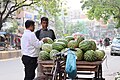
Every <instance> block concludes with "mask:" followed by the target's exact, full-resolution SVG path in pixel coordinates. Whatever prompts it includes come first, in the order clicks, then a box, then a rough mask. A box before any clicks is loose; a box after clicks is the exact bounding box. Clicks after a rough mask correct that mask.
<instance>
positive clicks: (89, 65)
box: [37, 57, 106, 80]
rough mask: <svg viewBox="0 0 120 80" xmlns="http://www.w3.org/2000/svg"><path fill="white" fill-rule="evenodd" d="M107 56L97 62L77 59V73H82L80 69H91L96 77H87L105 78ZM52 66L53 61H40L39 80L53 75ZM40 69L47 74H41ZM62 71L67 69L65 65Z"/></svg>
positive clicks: (90, 79)
mask: <svg viewBox="0 0 120 80" xmlns="http://www.w3.org/2000/svg"><path fill="white" fill-rule="evenodd" d="M105 58H106V57H105ZM105 58H104V59H103V60H102V61H95V62H87V61H77V74H81V73H80V72H79V71H91V72H94V74H95V76H94V78H87V80H105V79H104V78H103V77H102V62H103V61H104V60H105ZM52 67H53V61H38V78H37V80H48V79H50V76H52V75H51V74H50V71H51V69H52ZM39 70H41V71H42V73H43V74H45V75H41V73H39ZM62 71H65V66H63V67H62ZM65 77H66V76H65ZM76 79H77V80H80V79H82V80H83V78H79V77H77V78H76Z"/></svg>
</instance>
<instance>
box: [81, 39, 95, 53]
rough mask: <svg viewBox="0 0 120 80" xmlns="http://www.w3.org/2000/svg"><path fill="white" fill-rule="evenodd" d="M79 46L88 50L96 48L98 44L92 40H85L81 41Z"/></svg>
mask: <svg viewBox="0 0 120 80" xmlns="http://www.w3.org/2000/svg"><path fill="white" fill-rule="evenodd" d="M79 48H80V49H81V50H83V51H84V52H86V51H87V50H96V44H95V42H93V41H90V40H83V41H82V42H80V43H79Z"/></svg>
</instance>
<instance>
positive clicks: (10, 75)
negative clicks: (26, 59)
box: [0, 58, 24, 80]
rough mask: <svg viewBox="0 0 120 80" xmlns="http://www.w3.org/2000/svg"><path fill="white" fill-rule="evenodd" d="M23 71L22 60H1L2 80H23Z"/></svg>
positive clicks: (0, 76) (0, 71) (0, 79)
mask: <svg viewBox="0 0 120 80" xmlns="http://www.w3.org/2000/svg"><path fill="white" fill-rule="evenodd" d="M23 70H24V69H23V65H22V62H21V60H20V58H14V59H9V60H0V80H23V77H24V72H23Z"/></svg>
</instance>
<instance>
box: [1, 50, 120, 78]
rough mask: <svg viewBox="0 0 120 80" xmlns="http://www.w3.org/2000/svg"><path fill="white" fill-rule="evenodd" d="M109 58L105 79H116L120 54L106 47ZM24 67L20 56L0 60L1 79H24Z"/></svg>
mask: <svg viewBox="0 0 120 80" xmlns="http://www.w3.org/2000/svg"><path fill="white" fill-rule="evenodd" d="M101 49H102V48H101ZM105 52H106V55H107V58H106V60H105V61H104V62H103V64H102V65H103V77H104V78H105V80H114V77H115V75H116V73H117V72H120V67H119V66H120V56H111V55H110V49H109V48H107V49H105ZM23 78H24V67H23V64H22V62H21V60H20V58H14V59H9V60H0V80H23Z"/></svg>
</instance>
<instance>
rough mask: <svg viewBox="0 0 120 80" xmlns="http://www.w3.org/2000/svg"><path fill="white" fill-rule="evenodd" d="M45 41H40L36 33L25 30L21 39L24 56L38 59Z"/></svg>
mask: <svg viewBox="0 0 120 80" xmlns="http://www.w3.org/2000/svg"><path fill="white" fill-rule="evenodd" d="M42 44H43V41H39V40H38V39H37V38H36V36H35V33H34V32H31V31H30V30H25V31H24V34H23V35H22V38H21V52H22V54H23V55H27V56H30V57H38V53H39V50H40V48H41V46H42Z"/></svg>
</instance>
